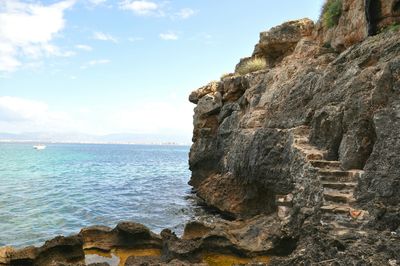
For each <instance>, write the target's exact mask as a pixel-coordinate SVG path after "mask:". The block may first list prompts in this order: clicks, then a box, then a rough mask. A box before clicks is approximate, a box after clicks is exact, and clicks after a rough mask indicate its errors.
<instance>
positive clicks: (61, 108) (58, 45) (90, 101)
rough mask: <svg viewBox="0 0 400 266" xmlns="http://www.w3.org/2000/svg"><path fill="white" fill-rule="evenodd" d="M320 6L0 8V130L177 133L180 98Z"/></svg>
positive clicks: (283, 0)
mask: <svg viewBox="0 0 400 266" xmlns="http://www.w3.org/2000/svg"><path fill="white" fill-rule="evenodd" d="M322 2H323V0H302V1H298V0H279V1H276V0H170V1H164V0H138V1H137V0H41V1H40V0H0V132H3V133H4V132H8V133H23V132H60V133H68V132H71V133H85V134H94V135H102V134H112V133H137V134H165V135H180V136H183V137H184V138H185V139H186V140H188V141H190V138H191V133H192V115H193V108H194V105H193V104H191V103H189V102H188V100H187V98H188V95H189V94H190V92H191V91H192V90H195V89H197V88H199V87H201V86H203V85H205V84H207V83H208V82H209V81H211V80H218V79H219V78H220V76H221V75H222V74H223V73H227V72H232V71H233V70H234V67H235V65H236V64H237V62H238V61H239V59H240V58H242V57H246V56H249V55H251V53H252V51H253V48H254V45H255V44H256V43H257V42H258V38H259V32H261V31H265V30H268V29H269V28H271V27H273V26H276V25H278V24H280V23H282V22H285V21H288V20H292V19H299V18H303V17H309V18H311V19H313V20H317V19H318V16H319V13H320V10H321V6H322Z"/></svg>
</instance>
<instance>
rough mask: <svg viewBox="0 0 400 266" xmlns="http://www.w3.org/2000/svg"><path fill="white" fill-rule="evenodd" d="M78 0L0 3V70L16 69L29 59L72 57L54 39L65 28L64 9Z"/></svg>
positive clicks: (16, 0)
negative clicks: (44, 2)
mask: <svg viewBox="0 0 400 266" xmlns="http://www.w3.org/2000/svg"><path fill="white" fill-rule="evenodd" d="M74 3H75V0H64V1H60V2H57V3H55V4H52V5H48V6H44V5H42V4H39V3H23V2H20V1H19V0H2V1H1V2H0V71H15V70H16V69H18V68H19V67H21V66H22V65H23V64H24V61H26V60H29V59H32V58H33V59H37V58H39V57H43V56H71V55H73V54H72V52H70V51H62V50H61V49H60V48H59V47H57V46H55V45H54V44H52V43H51V41H52V40H53V39H54V38H55V37H56V36H57V34H59V33H60V32H61V31H62V30H63V29H64V27H65V20H64V12H65V10H66V9H68V8H70V7H72V6H73V5H74Z"/></svg>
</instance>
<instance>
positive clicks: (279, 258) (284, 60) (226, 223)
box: [0, 0, 400, 266]
mask: <svg viewBox="0 0 400 266" xmlns="http://www.w3.org/2000/svg"><path fill="white" fill-rule="evenodd" d="M342 2H343V6H342V15H341V17H340V19H339V22H338V25H337V26H336V27H333V28H331V29H326V28H324V27H323V25H322V23H321V22H318V23H316V24H314V23H313V22H312V21H310V20H308V19H302V20H298V21H290V22H287V23H284V24H283V25H280V26H277V27H274V28H272V29H271V30H270V31H267V32H263V33H261V34H260V42H259V43H258V44H257V45H256V47H255V50H254V53H253V55H251V56H250V57H248V58H245V59H242V60H241V62H239V65H238V66H240V65H241V64H243V63H245V62H246V61H247V60H249V59H252V58H256V57H262V58H265V59H266V60H267V62H268V67H267V69H264V70H261V71H258V72H254V73H250V74H247V75H245V76H237V75H235V74H232V75H228V76H226V77H225V78H223V79H222V80H221V81H220V82H212V83H210V84H208V85H206V86H204V87H202V88H200V89H198V90H195V91H194V92H192V93H191V95H190V96H189V100H190V101H191V102H192V103H194V104H196V108H195V114H194V121H193V124H194V130H193V145H192V147H191V151H190V155H189V164H190V169H191V170H192V176H191V180H190V184H191V185H192V186H193V187H194V190H195V191H196V194H197V195H198V196H199V197H200V198H201V199H203V200H204V202H205V203H206V204H207V205H209V206H212V207H214V208H216V209H218V210H219V211H220V212H221V213H223V214H225V217H229V218H230V219H229V220H219V221H218V222H213V223H209V222H204V221H203V222H202V221H192V222H190V223H188V224H187V225H186V227H185V230H184V234H183V236H182V237H181V238H179V237H177V236H176V235H175V233H174V232H172V231H171V230H168V229H165V230H163V231H162V232H161V234H160V235H157V234H154V233H152V232H151V231H150V230H149V229H148V228H146V227H145V226H143V225H141V224H137V223H133V222H122V223H120V224H118V225H117V226H116V227H115V228H113V229H112V228H108V227H104V226H93V227H88V228H84V229H82V230H81V232H80V233H79V234H78V235H76V236H70V237H57V238H55V239H53V240H50V241H48V242H46V243H45V244H44V245H43V246H42V247H27V248H24V249H20V250H15V249H13V248H11V247H3V248H0V265H18V266H20V265H35V266H36V265H40V266H50V265H65V266H68V265H75V266H77V265H85V256H89V255H96V254H99V257H100V258H101V254H103V255H104V254H106V255H107V256H109V257H111V258H113V257H112V256H111V255H116V256H119V255H118V254H120V255H121V254H122V255H123V256H125V257H124V260H122V257H121V263H122V264H125V265H127V266H130V265H208V264H213V265H218V263H225V264H224V265H226V264H231V265H266V264H269V265H398V264H399V263H400V156H399V154H398V153H399V150H400V35H399V32H398V31H397V32H393V31H386V32H385V31H384V30H383V29H384V28H385V27H386V26H388V25H391V24H392V23H394V22H399V21H400V19H399V18H400V14H399V12H400V3H399V1H398V0H387V1H386V0H365V1H361V0H360V1H358V0H343V1H342ZM382 30H383V32H382V33H380V34H377V33H378V32H380V31H382ZM375 34H377V35H375ZM370 35H375V36H370ZM368 36H369V37H368ZM122 255H121V256H122ZM90 265H92V266H95V265H110V264H109V263H108V262H105V261H98V263H94V264H93V263H92V264H90Z"/></svg>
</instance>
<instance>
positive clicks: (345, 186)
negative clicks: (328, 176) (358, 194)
mask: <svg viewBox="0 0 400 266" xmlns="http://www.w3.org/2000/svg"><path fill="white" fill-rule="evenodd" d="M321 183H322V186H323V187H324V188H329V189H337V190H348V191H351V190H353V189H354V188H355V187H356V186H357V183H355V182H328V181H322V182H321Z"/></svg>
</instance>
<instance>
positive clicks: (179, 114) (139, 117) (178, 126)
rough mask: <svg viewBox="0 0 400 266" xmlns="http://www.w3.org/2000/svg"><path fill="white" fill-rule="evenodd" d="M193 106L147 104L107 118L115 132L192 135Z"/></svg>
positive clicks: (172, 103) (114, 113)
mask: <svg viewBox="0 0 400 266" xmlns="http://www.w3.org/2000/svg"><path fill="white" fill-rule="evenodd" d="M192 115H193V106H192V105H191V104H190V103H186V102H183V101H181V102H177V101H170V102H145V103H142V104H136V105H134V106H133V107H131V108H125V109H120V110H115V111H113V112H112V113H110V114H109V115H108V116H106V117H105V121H106V123H107V126H108V127H109V128H112V129H113V130H114V132H132V133H166V132H175V133H181V134H187V135H190V133H191V131H192Z"/></svg>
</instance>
